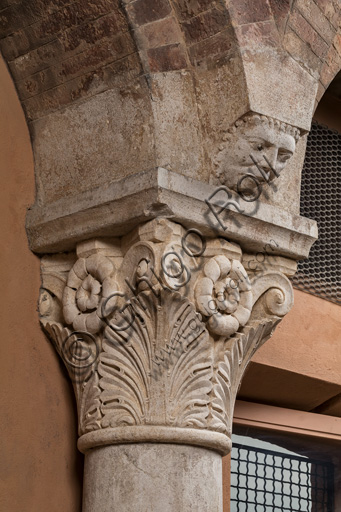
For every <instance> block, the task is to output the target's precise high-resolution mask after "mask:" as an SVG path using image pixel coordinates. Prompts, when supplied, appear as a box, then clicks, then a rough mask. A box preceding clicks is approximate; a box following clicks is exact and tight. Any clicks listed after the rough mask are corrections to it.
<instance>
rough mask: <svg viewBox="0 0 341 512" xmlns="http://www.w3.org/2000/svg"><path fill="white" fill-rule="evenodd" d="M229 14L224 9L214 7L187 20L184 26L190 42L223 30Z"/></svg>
mask: <svg viewBox="0 0 341 512" xmlns="http://www.w3.org/2000/svg"><path fill="white" fill-rule="evenodd" d="M226 22H227V16H226V12H224V11H223V10H222V9H217V8H215V7H214V8H213V9H210V10H209V11H206V12H204V13H202V14H199V15H198V16H195V17H193V18H191V19H190V20H188V21H185V22H184V23H183V24H182V27H183V29H184V32H185V36H186V39H187V41H188V43H189V44H193V43H196V42H198V41H202V40H203V39H206V38H207V37H211V36H213V35H214V34H216V33H218V32H220V31H221V30H223V29H224V28H225V26H226Z"/></svg>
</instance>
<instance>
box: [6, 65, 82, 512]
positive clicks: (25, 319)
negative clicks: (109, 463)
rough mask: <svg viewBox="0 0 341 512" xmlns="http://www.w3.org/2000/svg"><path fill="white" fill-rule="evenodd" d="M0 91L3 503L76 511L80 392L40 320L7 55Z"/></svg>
mask: <svg viewBox="0 0 341 512" xmlns="http://www.w3.org/2000/svg"><path fill="white" fill-rule="evenodd" d="M0 91H1V93H0V175H1V187H0V243H1V252H0V254H1V256H0V259H1V263H0V283H1V293H0V302H1V303H0V316H1V331H0V333H1V337H0V345H1V348H0V350H1V356H0V410H1V420H0V454H1V456H0V510H1V511H3V512H43V511H44V512H45V511H48V512H61V511H63V512H77V511H80V498H81V475H82V458H81V456H80V455H78V453H77V451H76V416H75V406H74V403H73V392H72V389H71V386H70V385H69V383H68V380H67V378H66V376H65V375H64V373H63V370H62V366H61V364H60V363H59V360H58V358H57V355H56V354H55V352H54V349H53V348H52V346H51V345H50V343H49V342H48V341H47V340H46V338H45V336H44V335H43V333H42V332H41V330H40V327H39V322H38V314H37V311H36V307H37V298H38V292H39V284H40V277H39V260H38V258H36V257H35V256H34V255H33V254H32V253H31V252H30V251H29V248H28V243H27V238H26V233H25V228H24V226H25V214H26V208H27V207H28V206H29V205H30V204H32V203H33V200H34V172H33V157H32V151H31V145H30V140H29V134H28V130H27V126H26V122H25V119H24V115H23V113H22V110H21V107H20V104H19V101H18V99H17V96H16V92H15V89H14V86H13V84H12V81H11V79H10V77H9V74H8V71H7V69H6V67H5V65H4V63H3V62H0Z"/></svg>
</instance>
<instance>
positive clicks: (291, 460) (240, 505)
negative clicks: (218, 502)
mask: <svg viewBox="0 0 341 512" xmlns="http://www.w3.org/2000/svg"><path fill="white" fill-rule="evenodd" d="M333 476H334V475H333V465H332V464H330V463H327V462H321V461H316V460H312V459H307V458H303V457H298V456H292V455H287V454H283V453H278V452H274V451H270V450H265V449H260V448H254V447H248V446H245V445H240V444H234V445H233V448H232V452H231V512H284V511H285V512H289V511H290V512H333Z"/></svg>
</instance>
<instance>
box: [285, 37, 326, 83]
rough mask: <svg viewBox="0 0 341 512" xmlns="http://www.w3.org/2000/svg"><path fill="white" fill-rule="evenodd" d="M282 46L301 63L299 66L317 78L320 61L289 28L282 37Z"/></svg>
mask: <svg viewBox="0 0 341 512" xmlns="http://www.w3.org/2000/svg"><path fill="white" fill-rule="evenodd" d="M283 45H284V48H285V49H286V50H287V51H288V52H289V53H290V55H292V57H293V58H294V59H295V60H297V62H299V63H300V64H301V66H302V67H303V68H305V69H307V70H308V71H309V73H311V74H312V75H313V76H315V77H316V78H318V76H319V72H320V70H321V67H322V61H321V60H320V59H319V58H318V57H317V55H315V53H314V52H313V51H312V50H311V49H310V46H308V45H307V44H306V43H305V42H304V41H302V39H300V38H299V37H298V36H297V35H296V33H295V32H294V31H293V30H291V29H290V28H289V29H288V30H287V32H286V34H285V36H284V39H283Z"/></svg>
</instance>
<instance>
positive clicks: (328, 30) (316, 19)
mask: <svg viewBox="0 0 341 512" xmlns="http://www.w3.org/2000/svg"><path fill="white" fill-rule="evenodd" d="M295 7H296V9H298V10H299V11H300V12H301V13H302V14H303V16H304V17H305V18H306V20H307V21H309V23H310V24H311V25H312V26H313V27H314V28H315V29H316V30H317V32H318V33H319V34H320V36H321V37H323V39H324V40H325V41H326V42H327V43H330V42H331V41H332V40H333V38H334V35H335V29H334V27H333V26H332V25H331V24H330V23H329V21H328V20H327V18H326V17H325V16H324V14H323V13H322V12H321V10H320V9H319V7H318V6H317V5H316V4H315V2H307V1H306V0H297V2H296V6H295Z"/></svg>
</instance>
